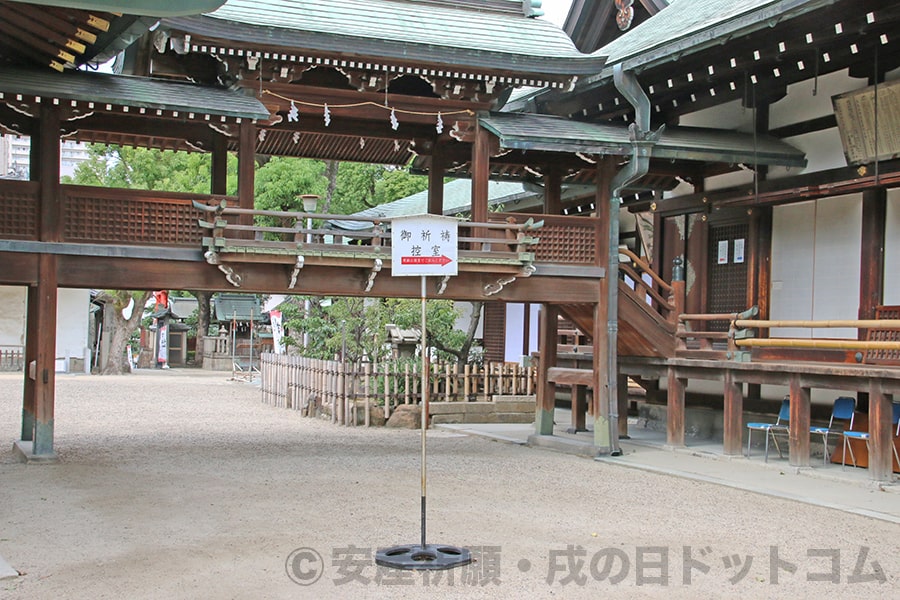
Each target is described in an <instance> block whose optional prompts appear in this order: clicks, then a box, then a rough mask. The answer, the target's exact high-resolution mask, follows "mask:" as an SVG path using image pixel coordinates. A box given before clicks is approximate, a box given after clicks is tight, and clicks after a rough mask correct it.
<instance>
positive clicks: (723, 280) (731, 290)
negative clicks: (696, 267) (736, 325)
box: [706, 223, 750, 331]
mask: <svg viewBox="0 0 900 600" xmlns="http://www.w3.org/2000/svg"><path fill="white" fill-rule="evenodd" d="M749 234H750V226H749V225H748V224H747V223H734V224H728V225H719V226H710V228H709V258H710V261H709V262H710V264H709V287H708V288H707V289H708V295H707V305H706V312H708V313H736V312H741V311H742V310H745V309H746V308H747V260H746V257H745V258H744V260H743V262H735V252H734V246H735V240H742V242H741V243H743V244H745V247H746V243H747V236H748V235H749ZM719 242H727V243H728V247H727V252H726V256H725V259H726V262H724V263H722V264H719V262H718V257H719ZM710 330H711V331H728V322H727V321H711V322H710Z"/></svg>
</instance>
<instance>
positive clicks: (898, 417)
mask: <svg viewBox="0 0 900 600" xmlns="http://www.w3.org/2000/svg"><path fill="white" fill-rule="evenodd" d="M891 423H892V424H893V425H894V426H896V428H897V431H895V432H894V437H897V436H900V404H898V403H896V402H895V403H894V404H893V405H892V415H891ZM870 439H872V436H871V435H870V434H869V432H868V431H845V432H844V452H843V454H842V455H841V468H844V466H845V465H846V464H847V448H850V460H851V461H853V466H854V467H855V466H856V457H855V456H853V446H851V445H850V440H865V442H866V450H868V451H869V452H871V451H872V448H871V447H870V446H869V440H870ZM891 449H892V450H893V451H894V458H896V459H897V463H898V464H900V456H898V454H897V446H896V445H895V444H894V443H893V440H891Z"/></svg>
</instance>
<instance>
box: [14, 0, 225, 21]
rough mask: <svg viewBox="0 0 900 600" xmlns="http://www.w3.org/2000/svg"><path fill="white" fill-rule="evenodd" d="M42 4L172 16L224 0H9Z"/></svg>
mask: <svg viewBox="0 0 900 600" xmlns="http://www.w3.org/2000/svg"><path fill="white" fill-rule="evenodd" d="M11 1H12V2H27V3H28V4H40V5H42V6H62V7H65V8H77V9H79V10H97V11H103V12H110V13H123V14H127V15H146V16H153V17H170V16H172V17H174V16H176V15H196V14H200V13H204V12H209V11H211V10H215V9H217V8H218V7H220V6H222V4H223V3H224V2H225V0H128V1H127V2H125V1H123V0H11Z"/></svg>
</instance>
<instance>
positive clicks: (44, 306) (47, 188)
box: [22, 104, 62, 458]
mask: <svg viewBox="0 0 900 600" xmlns="http://www.w3.org/2000/svg"><path fill="white" fill-rule="evenodd" d="M59 128H60V117H59V113H58V112H57V110H56V109H54V108H53V107H51V106H48V105H44V104H42V105H41V110H40V119H39V121H38V131H37V135H35V136H33V137H32V145H31V159H30V160H31V179H32V180H34V181H39V182H40V221H39V237H40V239H41V241H45V242H58V241H61V239H62V204H61V203H62V199H61V193H60V185H59V160H60V148H59V145H60V139H59ZM37 275H38V276H37V283H36V284H35V285H33V286H30V287H29V288H28V298H27V305H28V314H27V316H26V332H25V335H26V339H25V382H24V386H23V389H24V394H23V400H22V441H23V442H31V443H32V445H31V453H32V454H34V455H40V456H41V457H44V458H46V457H52V456H53V408H54V401H55V398H54V392H55V375H56V305H57V258H56V256H55V255H52V254H41V255H39V256H38V274H37Z"/></svg>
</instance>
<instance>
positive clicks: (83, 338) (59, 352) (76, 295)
mask: <svg viewBox="0 0 900 600" xmlns="http://www.w3.org/2000/svg"><path fill="white" fill-rule="evenodd" d="M57 298H58V300H57V302H58V304H57V309H56V356H57V357H58V358H67V357H74V358H84V351H85V348H87V345H88V325H89V311H90V306H91V293H90V291H89V290H80V289H67V288H64V289H60V290H59V291H58V296H57Z"/></svg>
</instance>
